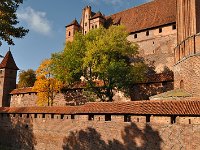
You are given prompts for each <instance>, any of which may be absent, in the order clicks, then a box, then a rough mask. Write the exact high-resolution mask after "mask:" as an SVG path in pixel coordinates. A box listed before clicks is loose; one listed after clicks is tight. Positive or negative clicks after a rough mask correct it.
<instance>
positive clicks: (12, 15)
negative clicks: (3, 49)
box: [0, 0, 28, 45]
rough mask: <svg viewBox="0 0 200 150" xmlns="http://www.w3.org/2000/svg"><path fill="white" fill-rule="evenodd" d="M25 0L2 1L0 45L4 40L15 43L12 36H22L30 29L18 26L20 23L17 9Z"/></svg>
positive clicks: (0, 4)
mask: <svg viewBox="0 0 200 150" xmlns="http://www.w3.org/2000/svg"><path fill="white" fill-rule="evenodd" d="M22 3H23V0H1V1H0V45H1V44H2V40H3V41H6V42H7V43H8V44H9V45H14V42H13V39H12V38H22V37H24V36H25V35H26V34H27V33H28V30H26V29H24V28H23V27H16V25H17V24H18V23H19V22H18V20H17V15H16V11H17V9H18V7H19V5H20V4H22Z"/></svg>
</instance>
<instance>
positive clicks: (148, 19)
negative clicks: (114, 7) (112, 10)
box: [106, 0, 176, 33]
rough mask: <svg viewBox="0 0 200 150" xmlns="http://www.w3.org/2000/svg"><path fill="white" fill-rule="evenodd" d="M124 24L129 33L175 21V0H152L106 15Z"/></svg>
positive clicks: (113, 20)
mask: <svg viewBox="0 0 200 150" xmlns="http://www.w3.org/2000/svg"><path fill="white" fill-rule="evenodd" d="M106 18H107V20H109V19H111V20H112V22H117V21H119V20H120V23H121V24H122V25H124V26H125V27H126V29H127V31H128V32H129V33H131V32H137V31H141V30H145V29H149V28H154V27H158V26H163V25H166V24H171V23H175V22H176V0H154V1H151V2H149V3H145V4H143V5H140V6H137V7H133V8H130V9H128V10H124V11H122V12H119V13H116V14H113V15H110V16H108V17H106Z"/></svg>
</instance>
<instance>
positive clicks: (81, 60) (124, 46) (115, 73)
mask: <svg viewBox="0 0 200 150" xmlns="http://www.w3.org/2000/svg"><path fill="white" fill-rule="evenodd" d="M127 36H128V34H127V32H125V28H124V27H123V26H111V27H110V28H109V29H105V28H99V29H94V30H91V31H90V32H89V33H87V34H86V35H85V36H82V35H80V34H77V35H76V36H75V39H74V41H73V42H72V43H67V44H66V48H65V50H64V51H63V52H60V53H57V54H56V55H53V56H52V60H53V63H56V64H57V66H55V68H56V69H53V70H54V74H55V75H56V77H59V76H62V79H64V81H66V82H67V83H70V82H72V81H77V80H80V77H81V76H84V78H85V80H86V82H87V84H88V87H89V89H92V91H93V92H95V93H96V94H97V96H98V97H99V98H100V99H101V100H102V101H112V98H113V90H114V89H115V90H121V91H124V92H126V93H128V94H130V93H129V88H130V86H131V85H132V84H133V83H135V82H140V81H142V80H143V78H144V73H145V71H146V65H145V64H144V63H143V62H141V61H140V62H136V61H134V57H135V56H136V55H137V54H138V51H137V50H138V46H137V45H136V44H134V43H131V42H129V41H128V40H127ZM74 53H75V54H76V55H74V56H72V55H73V54H74ZM69 55H70V56H69ZM55 56H56V57H55ZM64 64H66V65H64ZM72 64H73V65H72ZM74 64H75V65H77V66H75V65H74ZM61 68H65V69H64V71H65V74H61V73H60V72H59V71H58V70H60V69H61ZM77 70H78V72H77ZM60 71H63V70H62V69H61V70H60ZM71 73H73V74H75V75H76V76H71ZM69 77H70V78H69ZM96 81H101V82H103V85H102V86H101V87H99V88H97V87H96Z"/></svg>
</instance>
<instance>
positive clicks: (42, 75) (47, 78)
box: [33, 59, 63, 106]
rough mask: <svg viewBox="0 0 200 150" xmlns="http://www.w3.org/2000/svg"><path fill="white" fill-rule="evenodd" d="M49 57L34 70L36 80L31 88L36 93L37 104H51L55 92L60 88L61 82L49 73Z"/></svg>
mask: <svg viewBox="0 0 200 150" xmlns="http://www.w3.org/2000/svg"><path fill="white" fill-rule="evenodd" d="M51 65H52V61H51V59H45V60H43V61H42V63H41V64H40V66H39V68H38V69H37V70H36V78H37V80H36V82H35V84H34V87H33V90H34V91H36V92H37V93H38V94H37V96H38V99H37V104H38V105H39V106H53V100H54V98H55V96H56V94H57V93H58V92H59V91H60V90H61V88H62V87H63V84H62V82H61V81H59V80H58V79H55V78H54V77H53V75H52V73H51Z"/></svg>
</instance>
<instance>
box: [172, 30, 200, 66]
mask: <svg viewBox="0 0 200 150" xmlns="http://www.w3.org/2000/svg"><path fill="white" fill-rule="evenodd" d="M198 53H200V33H198V34H195V35H192V36H190V37H188V38H187V39H185V40H184V41H182V42H181V43H180V44H178V45H177V46H176V47H175V49H174V55H175V64H176V63H178V62H179V61H181V60H182V59H184V58H187V57H190V56H193V55H195V54H198Z"/></svg>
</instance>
